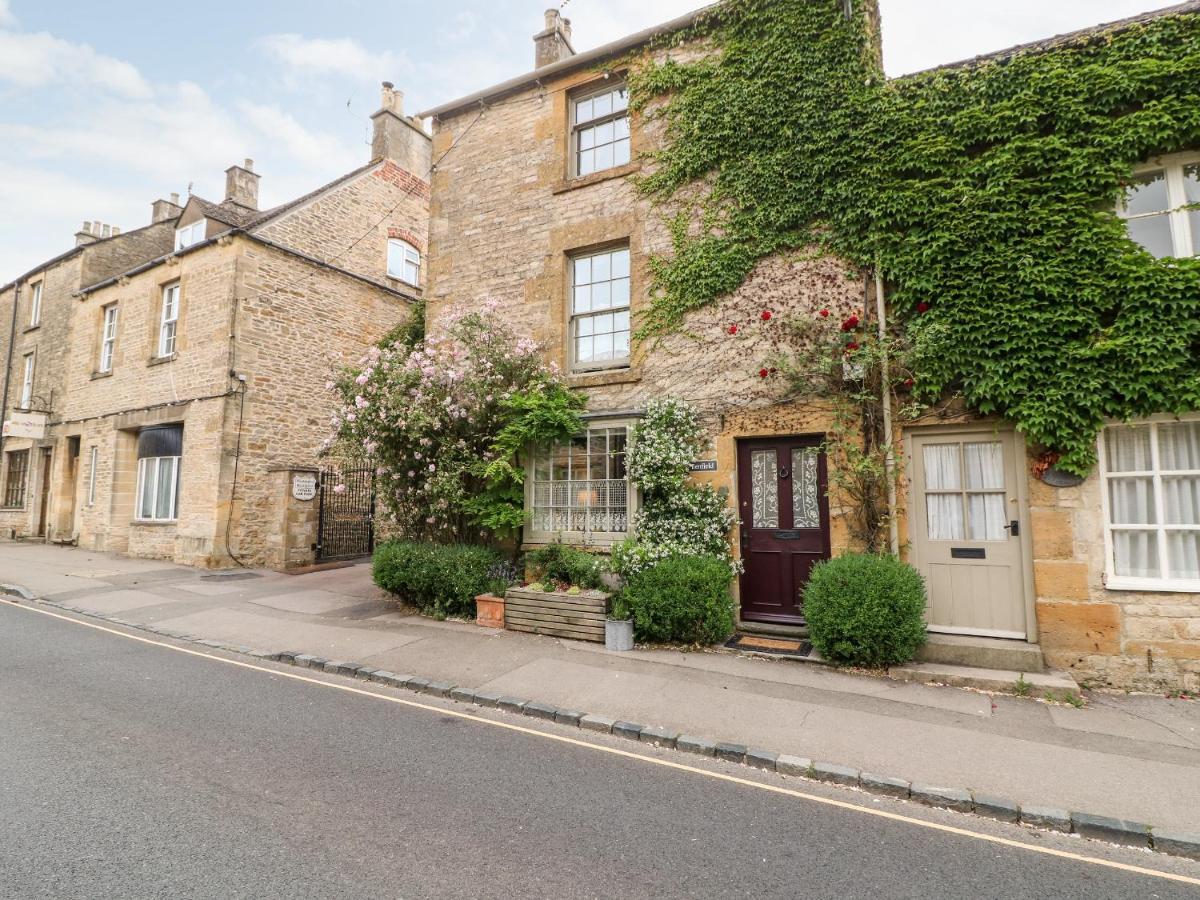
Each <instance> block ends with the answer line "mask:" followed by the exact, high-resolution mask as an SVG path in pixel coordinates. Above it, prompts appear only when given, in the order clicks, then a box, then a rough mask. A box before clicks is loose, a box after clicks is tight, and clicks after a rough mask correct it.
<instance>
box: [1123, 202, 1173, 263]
mask: <svg viewBox="0 0 1200 900" xmlns="http://www.w3.org/2000/svg"><path fill="white" fill-rule="evenodd" d="M1125 224H1126V225H1127V226H1128V228H1129V237H1130V239H1131V240H1133V241H1135V242H1137V243H1139V244H1141V245H1142V246H1143V247H1145V248H1146V250H1147V251H1148V252H1149V253H1150V255H1151V256H1155V257H1157V258H1158V259H1162V258H1163V257H1166V256H1174V255H1175V244H1174V239H1173V238H1172V237H1171V216H1170V214H1169V213H1163V214H1162V215H1158V216H1143V217H1142V218H1140V219H1126V220H1125Z"/></svg>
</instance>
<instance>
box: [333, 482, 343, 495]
mask: <svg viewBox="0 0 1200 900" xmlns="http://www.w3.org/2000/svg"><path fill="white" fill-rule="evenodd" d="M333 492H334V493H335V494H344V493H346V486H345V485H344V484H335V485H334V486H333Z"/></svg>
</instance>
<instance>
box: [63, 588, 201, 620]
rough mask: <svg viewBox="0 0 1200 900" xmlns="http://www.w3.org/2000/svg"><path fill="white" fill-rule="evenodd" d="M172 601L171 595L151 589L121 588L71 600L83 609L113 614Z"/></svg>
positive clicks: (73, 604) (72, 603) (74, 604)
mask: <svg viewBox="0 0 1200 900" xmlns="http://www.w3.org/2000/svg"><path fill="white" fill-rule="evenodd" d="M171 602H172V600H171V598H170V597H164V596H162V595H161V594H152V593H151V592H150V591H139V590H119V591H105V592H103V593H96V594H89V595H87V597H82V598H77V599H75V600H73V601H71V605H72V606H78V607H80V608H81V609H90V610H94V611H95V612H98V613H105V614H106V615H112V614H114V613H123V612H128V611H129V610H134V609H144V608H145V607H148V606H162V605H163V604H169V603H171ZM176 602H178V601H176Z"/></svg>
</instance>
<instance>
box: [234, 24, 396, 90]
mask: <svg viewBox="0 0 1200 900" xmlns="http://www.w3.org/2000/svg"><path fill="white" fill-rule="evenodd" d="M256 43H257V45H258V46H259V47H260V48H261V49H262V50H264V51H265V52H266V53H267V55H268V56H269V57H271V58H272V59H274V60H275V61H276V62H277V63H279V64H280V65H282V66H284V67H285V69H286V72H285V74H290V75H343V76H346V77H348V78H354V79H361V80H367V81H378V80H380V79H388V78H392V79H394V78H396V77H398V73H400V72H402V71H408V70H409V68H410V67H411V64H410V63H409V61H408V58H407V57H406V56H404V55H403V54H398V53H392V52H390V51H385V52H383V53H373V52H371V51H370V50H368V49H367V48H366V47H364V46H362V44H360V43H358V42H357V41H354V40H351V39H350V38H306V37H304V36H303V35H300V34H268V35H266V36H265V37H261V38H259V39H258V41H257V42H256Z"/></svg>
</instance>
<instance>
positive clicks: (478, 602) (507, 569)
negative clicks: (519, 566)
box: [475, 562, 517, 628]
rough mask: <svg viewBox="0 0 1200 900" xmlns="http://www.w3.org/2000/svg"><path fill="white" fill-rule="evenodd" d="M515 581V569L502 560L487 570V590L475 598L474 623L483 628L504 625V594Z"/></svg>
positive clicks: (501, 626)
mask: <svg viewBox="0 0 1200 900" xmlns="http://www.w3.org/2000/svg"><path fill="white" fill-rule="evenodd" d="M516 582H517V570H516V567H515V566H513V565H512V564H511V563H507V562H502V563H497V564H496V565H494V566H492V568H491V569H490V570H489V571H488V583H487V590H486V591H484V592H483V593H482V594H479V595H478V596H477V597H476V598H475V624H476V625H482V626H483V627H484V628H503V627H504V595H505V593H506V592H507V591H508V589H509V588H510V587H512V585H513V584H515V583H516Z"/></svg>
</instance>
